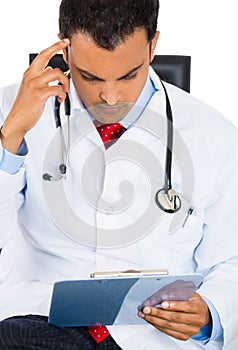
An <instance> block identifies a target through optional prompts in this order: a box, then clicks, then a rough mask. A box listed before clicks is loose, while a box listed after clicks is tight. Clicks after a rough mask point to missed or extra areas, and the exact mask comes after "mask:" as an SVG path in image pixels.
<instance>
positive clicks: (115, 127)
mask: <svg viewBox="0 0 238 350" xmlns="http://www.w3.org/2000/svg"><path fill="white" fill-rule="evenodd" d="M125 130H126V128H124V126H122V125H121V124H120V123H112V124H102V125H99V126H97V131H98V132H99V135H100V136H101V139H102V141H103V143H107V142H109V141H112V140H115V141H116V140H117V139H119V137H120V136H121V135H122V134H123V132H124V131H125ZM108 145H109V144H108ZM87 329H88V331H89V333H90V334H91V336H92V337H93V339H94V340H95V341H96V342H97V343H100V342H101V341H103V340H104V339H105V338H107V337H108V336H109V335H110V333H109V332H108V330H107V328H106V327H105V326H102V325H100V324H98V325H97V326H88V327H87Z"/></svg>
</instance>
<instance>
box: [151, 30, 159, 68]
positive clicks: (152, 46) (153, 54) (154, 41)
mask: <svg viewBox="0 0 238 350" xmlns="http://www.w3.org/2000/svg"><path fill="white" fill-rule="evenodd" d="M159 36H160V32H159V31H157V32H156V33H155V36H154V38H153V40H152V41H151V48H150V62H152V61H153V59H154V56H155V48H156V45H157V41H158V39H159Z"/></svg>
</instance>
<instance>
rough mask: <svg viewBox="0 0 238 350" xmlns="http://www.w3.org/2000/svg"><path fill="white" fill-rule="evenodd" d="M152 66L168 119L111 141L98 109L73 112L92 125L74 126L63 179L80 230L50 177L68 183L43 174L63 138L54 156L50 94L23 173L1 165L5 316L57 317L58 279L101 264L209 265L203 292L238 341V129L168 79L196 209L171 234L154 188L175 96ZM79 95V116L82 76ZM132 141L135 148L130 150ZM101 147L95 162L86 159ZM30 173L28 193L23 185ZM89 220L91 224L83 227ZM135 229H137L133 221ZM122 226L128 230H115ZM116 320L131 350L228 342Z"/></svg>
mask: <svg viewBox="0 0 238 350" xmlns="http://www.w3.org/2000/svg"><path fill="white" fill-rule="evenodd" d="M150 73H151V77H152V79H153V80H154V83H155V85H156V86H157V87H158V89H159V91H158V92H156V93H155V95H154V96H153V98H152V100H151V102H150V104H149V109H150V110H152V111H156V113H160V115H162V117H163V118H161V117H159V116H158V124H157V125H156V123H154V114H153V113H152V112H151V113H147V112H146V113H144V115H143V116H142V117H141V118H140V119H139V121H138V122H137V123H136V126H134V127H131V128H129V129H128V130H127V131H126V132H125V133H124V134H123V135H122V137H121V138H120V139H119V140H118V141H117V142H116V143H115V144H114V145H113V146H111V147H110V148H109V149H108V150H107V151H104V149H103V145H102V141H101V139H100V137H99V135H98V133H97V131H96V130H95V129H94V127H93V124H92V122H91V120H90V118H88V117H87V116H86V115H85V113H83V114H82V113H81V114H79V115H78V117H77V118H72V125H73V127H72V129H74V132H79V131H78V130H82V134H83V135H84V137H81V136H79V137H78V139H77V134H75V135H76V136H75V137H76V139H77V142H75V144H73V145H72V147H71V152H70V164H69V167H68V168H69V172H68V176H67V179H66V180H64V185H63V186H64V187H63V188H64V193H65V196H66V197H67V200H66V202H67V201H68V203H69V204H70V208H71V209H70V210H71V211H72V213H73V214H75V216H76V217H77V218H80V220H81V223H82V222H83V224H82V230H80V225H79V223H78V222H76V226H77V227H76V228H77V229H76V231H77V232H76V233H75V231H74V232H71V231H72V230H74V226H75V225H74V226H73V227H72V225H71V222H70V221H71V219H72V218H73V216H72V217H71V214H72V213H70V212H69V211H67V210H68V208H67V210H66V209H65V208H64V207H61V204H60V203H61V202H62V201H63V200H62V198H61V194H59V195H58V197H55V198H54V199H53V201H55V202H54V203H55V208H56V214H55V213H54V212H53V211H54V208H51V209H50V210H49V206H50V204H49V201H50V200H49V198H48V197H50V196H51V195H48V193H49V192H51V189H50V187H49V186H56V193H57V191H58V187H57V186H60V185H58V184H60V183H62V181H59V182H58V183H57V182H48V183H46V182H43V181H42V174H43V173H44V172H49V173H51V174H52V173H53V174H56V172H57V166H58V165H59V163H60V149H59V147H56V149H55V148H53V149H54V150H55V151H54V152H53V153H54V155H53V157H52V152H51V151H52V148H50V151H49V149H48V148H49V145H50V142H51V140H52V138H53V136H55V133H56V130H55V124H54V116H53V107H54V99H53V98H52V99H49V101H48V102H47V104H46V108H45V111H44V113H43V115H42V117H41V119H40V121H39V122H38V124H37V125H36V126H35V127H34V128H33V129H32V130H31V131H30V132H28V134H27V136H26V142H27V145H28V148H29V154H28V155H27V158H26V161H25V164H24V167H22V168H21V169H20V171H19V172H17V173H16V174H14V175H9V174H7V173H5V172H3V171H1V172H0V193H1V197H0V242H1V245H2V246H3V251H2V254H1V256H0V281H1V284H0V300H1V303H0V319H4V318H7V317H10V316H12V315H24V314H42V315H47V314H48V312H49V304H50V297H51V292H52V284H53V282H55V281H59V280H65V279H79V278H85V277H89V274H90V273H91V272H94V271H104V270H106V271H111V270H125V269H131V268H135V269H146V268H147V269H148V268H151V269H152V268H153V269H154V268H167V269H169V271H170V272H171V273H192V272H194V271H196V272H201V273H203V274H204V283H203V285H202V286H201V287H200V289H199V293H200V294H201V295H202V296H204V297H206V298H207V299H208V300H210V301H211V302H212V303H213V305H214V306H215V307H216V309H217V311H218V313H219V315H220V319H221V324H222V326H223V328H224V344H225V346H224V349H227V350H235V349H236V348H237V346H238V339H237V334H238V326H237V325H238V312H237V311H238V308H237V306H236V300H237V295H238V280H237V276H238V263H237V252H238V238H237V237H238V236H237V232H238V220H237V203H236V202H237V198H238V182H237V178H238V152H237V149H238V137H237V136H238V134H237V130H236V129H235V128H234V127H233V126H232V125H231V124H230V123H229V122H228V121H227V120H225V119H224V118H223V117H222V116H220V115H219V114H218V113H217V112H216V111H214V110H213V109H211V108H209V107H208V106H206V105H204V104H202V103H200V102H199V101H198V100H196V99H195V98H193V97H192V96H190V95H189V94H187V93H185V92H184V91H181V90H180V89H178V88H176V87H174V86H171V85H169V84H166V86H167V89H168V93H169V97H170V102H171V105H172V109H173V113H174V124H175V128H176V130H177V131H178V134H179V135H181V137H182V139H183V140H184V142H185V144H186V147H185V148H184V145H183V142H182V141H181V140H180V139H179V136H178V140H177V138H176V137H175V147H174V149H175V151H174V153H175V154H176V159H175V160H174V163H173V164H174V169H173V173H172V181H173V184H174V187H175V188H176V189H177V190H178V192H180V191H181V192H182V191H184V192H182V195H184V197H186V198H187V199H190V202H191V206H192V207H193V208H194V211H193V214H192V215H190V217H189V218H188V220H187V222H186V224H185V225H182V224H183V223H184V220H185V216H186V213H185V212H184V213H183V216H182V218H181V217H180V220H179V225H177V224H176V225H177V226H176V225H175V226H176V227H175V226H174V225H172V226H173V228H174V232H172V233H168V230H170V229H171V222H172V220H173V215H171V214H163V215H162V213H161V211H160V209H159V208H158V207H157V206H156V205H155V203H154V196H155V190H157V189H159V188H162V187H163V183H164V173H163V171H164V170H163V169H164V162H165V145H164V140H166V117H165V98H164V93H163V90H162V87H161V85H160V82H159V80H158V78H157V76H156V75H155V73H154V72H153V71H152V70H151V72H150ZM16 91H17V86H11V87H8V88H6V89H4V90H2V91H1V96H0V111H1V116H2V118H4V117H6V115H7V113H8V111H9V109H10V107H11V105H12V103H13V100H14V96H15V95H16ZM71 103H72V115H73V116H74V115H77V114H78V113H79V111H80V109H82V105H81V103H80V101H78V100H77V98H76V97H75V93H74V89H73V86H71ZM151 125H152V126H151ZM151 129H152V130H151ZM72 133H73V132H72ZM85 135H86V136H85ZM161 135H163V136H161ZM72 137H74V136H72ZM162 139H164V140H162ZM55 140H56V142H58V141H57V140H58V139H55ZM130 147H131V148H132V149H133V150H135V152H134V153H133V152H131V153H130V152H129V149H130ZM121 150H123V151H121ZM136 150H138V152H137V151H136ZM93 152H94V153H95V152H96V155H97V157H96V159H97V160H96V161H95V160H94V161H92V162H91V165H90V167H89V168H87V167H86V168H85V167H84V166H85V164H86V165H87V166H88V160H89V158H90V156H91V155H92V154H94V153H93ZM143 153H144V154H143ZM142 154H143V155H142ZM0 156H1V154H0ZM190 156H191V159H192V168H191V161H190V158H189V157H190ZM105 160H106V161H107V162H106V165H105V167H104V168H103V166H104V164H105ZM147 161H148V162H147ZM181 164H182V165H181ZM186 166H187V169H184V167H186ZM150 167H152V170H151V169H149V168H150ZM153 167H154V168H153ZM95 171H96V172H97V173H95ZM193 171H194V173H193ZM82 174H83V175H82ZM85 174H86V176H85ZM81 175H82V177H80V176H81ZM184 179H185V180H184ZM125 180H127V181H129V185H128V183H127V185H128V186H129V187H127V189H126V191H125V192H123V189H122V188H119V185H120V184H121V183H122V182H123V181H125ZM190 180H191V181H190ZM95 181H97V182H95ZM190 182H191V183H190ZM26 183H27V188H26V189H25V192H24V195H23V193H22V192H21V191H22V189H23V188H24V187H25V185H26ZM188 183H189V185H187V184H188ZM82 184H83V186H82ZM95 184H96V185H95ZM124 185H125V183H124ZM130 185H133V187H130ZM193 185H194V186H193ZM52 188H53V187H52ZM95 189H97V191H98V192H97V191H95ZM191 189H192V190H191ZM120 190H121V191H122V194H127V195H128V198H127V197H126V199H125V200H126V201H128V203H127V204H128V205H127V206H126V210H123V208H124V207H125V206H124V207H123V208H121V207H120V198H121V197H120ZM44 191H45V192H44ZM131 191H132V192H131ZM95 192H97V193H95ZM191 192H192V194H191ZM130 194H132V195H131V196H130ZM46 197H47V198H46ZM122 197H123V196H122ZM182 198H183V197H182ZM185 202H186V201H185ZM148 208H149V209H150V210H147V209H148ZM17 209H19V210H18V214H17ZM64 210H66V211H65V212H64ZM186 210H187V207H186ZM57 211H59V213H58V214H57ZM151 213H152V214H151ZM141 218H142V220H140V219H141ZM85 223H86V224H85ZM78 225H79V226H78ZM182 226H184V227H182ZM85 227H86V231H85V233H84V232H83V233H82V232H80V231H83V230H84V229H85ZM88 227H89V228H90V230H89V231H90V232H89V231H87V228H88ZM118 227H119V229H120V230H119V231H118V232H117V231H116V229H117V228H118ZM128 227H130V229H131V231H133V232H130V230H129V231H127V229H128ZM175 228H177V229H176V230H175ZM105 229H108V230H109V232H110V235H114V236H113V242H114V243H115V245H117V246H116V247H115V246H114V247H110V246H108V244H109V245H110V243H108V242H110V239H111V237H112V236H109V239H108V236H107V235H106V236H103V235H104V233H105ZM67 230H68V232H67ZM120 232H122V235H123V234H124V236H123V237H124V238H123V239H119V240H117V237H120ZM128 232H129V235H128V238H127V237H126V236H125V234H128ZM77 233H79V234H80V235H81V236H80V237H81V238H80V239H82V240H83V243H85V242H86V240H87V237H88V236H90V235H92V240H90V242H89V245H90V243H92V241H93V242H94V246H87V245H85V244H82V241H80V242H79V241H78V239H77V237H76V236H75V235H77ZM100 233H102V237H103V239H102V238H101V236H100ZM143 233H144V235H143ZM90 237H91V236H90ZM125 237H126V238H125ZM86 243H87V242H86ZM127 243H130V244H127ZM120 245H121V246H120ZM105 246H107V248H106V249H105ZM109 328H110V332H111V334H112V336H113V337H114V338H115V340H116V341H117V342H118V344H119V345H120V346H121V347H122V348H123V349H125V350H131V349H137V350H142V349H149V350H155V349H158V348H166V350H169V349H171V350H174V349H183V350H186V349H189V350H193V349H194V350H195V349H222V346H223V343H222V342H219V341H215V340H214V341H210V342H208V343H207V345H204V344H203V342H201V341H194V340H189V341H187V342H182V341H178V340H175V339H173V338H170V337H168V336H166V335H164V334H162V333H161V332H159V331H158V330H156V329H155V328H154V327H152V326H150V325H147V324H145V325H140V326H111V327H109ZM235 338H236V339H235ZM163 346H164V347H163Z"/></svg>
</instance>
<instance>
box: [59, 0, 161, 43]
mask: <svg viewBox="0 0 238 350" xmlns="http://www.w3.org/2000/svg"><path fill="white" fill-rule="evenodd" d="M158 13H159V0H62V2H61V5H60V12H59V30H60V35H61V37H62V38H69V39H70V38H71V37H72V35H73V34H76V33H78V32H82V33H84V34H88V35H89V36H90V37H91V38H92V39H93V40H94V42H95V44H96V45H97V46H98V47H101V48H104V49H107V50H114V49H115V48H116V47H117V46H119V45H120V44H122V43H123V42H125V40H126V39H127V37H128V36H129V35H132V34H133V33H134V32H135V30H136V29H142V28H144V29H145V31H146V33H147V38H148V42H149V43H150V42H151V41H152V39H153V38H154V36H155V33H156V30H157V20H158Z"/></svg>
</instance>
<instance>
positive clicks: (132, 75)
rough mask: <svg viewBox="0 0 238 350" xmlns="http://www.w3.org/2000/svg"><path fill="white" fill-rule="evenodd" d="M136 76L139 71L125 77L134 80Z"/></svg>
mask: <svg viewBox="0 0 238 350" xmlns="http://www.w3.org/2000/svg"><path fill="white" fill-rule="evenodd" d="M136 77H137V73H134V74H131V75H127V76H125V77H124V78H123V79H124V80H132V79H135V78H136Z"/></svg>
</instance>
